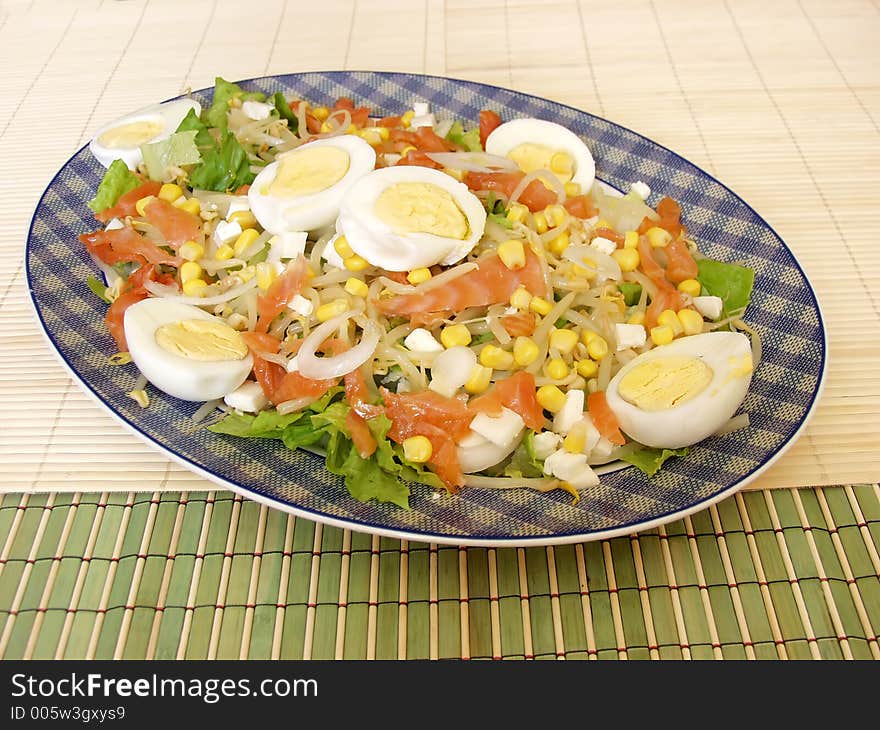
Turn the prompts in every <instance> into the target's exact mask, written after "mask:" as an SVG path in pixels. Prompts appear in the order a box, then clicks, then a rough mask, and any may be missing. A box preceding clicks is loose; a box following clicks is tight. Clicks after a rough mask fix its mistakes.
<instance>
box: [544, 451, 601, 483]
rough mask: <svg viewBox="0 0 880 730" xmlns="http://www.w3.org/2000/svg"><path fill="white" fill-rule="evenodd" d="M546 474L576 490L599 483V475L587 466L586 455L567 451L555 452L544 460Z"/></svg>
mask: <svg viewBox="0 0 880 730" xmlns="http://www.w3.org/2000/svg"><path fill="white" fill-rule="evenodd" d="M544 473H545V474H551V475H553V476H554V477H556V478H557V479H561V480H562V481H564V482H568V483H569V484H571V486H573V487H574V488H575V489H584V488H586V487H593V486H595V485H597V484H598V483H599V477H598V475H597V474H596V472H594V471H593V470H592V469H591V468H590V465H589V464H587V456H586V454H570V453H569V452H568V451H566V450H565V449H559V450H557V451H554V452H553V453H552V454H550V456H548V457H547V458H546V459H545V460H544Z"/></svg>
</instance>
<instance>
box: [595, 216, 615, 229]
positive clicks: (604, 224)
mask: <svg viewBox="0 0 880 730" xmlns="http://www.w3.org/2000/svg"><path fill="white" fill-rule="evenodd" d="M596 228H609V229H611V230H612V231H613V230H614V226H612V225H611V224H610V223H609V222H608V221H606V220H605V219H604V218H600V219H599V220H597V221H596V222H595V223H594V224H593V229H594V230H595V229H596Z"/></svg>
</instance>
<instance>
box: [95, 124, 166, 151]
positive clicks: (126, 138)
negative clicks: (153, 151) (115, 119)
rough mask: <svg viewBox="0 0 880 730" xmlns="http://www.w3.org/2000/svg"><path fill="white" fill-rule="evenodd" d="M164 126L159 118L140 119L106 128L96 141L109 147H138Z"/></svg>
mask: <svg viewBox="0 0 880 730" xmlns="http://www.w3.org/2000/svg"><path fill="white" fill-rule="evenodd" d="M164 128H165V122H164V121H162V120H161V119H142V120H140V121H137V122H131V123H129V124H122V125H120V126H118V127H113V129H108V130H107V131H106V132H104V134H102V135H101V136H100V137H98V143H99V144H102V145H103V146H104V147H109V148H110V149H119V148H121V147H126V148H128V147H140V145H142V144H143V143H144V142H147V141H149V140H151V139H153V137H155V136H156V135H157V134H159V133H161V132H162V130H163V129H164Z"/></svg>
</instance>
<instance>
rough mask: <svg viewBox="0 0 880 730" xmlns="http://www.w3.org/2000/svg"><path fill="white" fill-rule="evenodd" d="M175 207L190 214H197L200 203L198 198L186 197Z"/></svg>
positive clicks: (200, 208)
mask: <svg viewBox="0 0 880 730" xmlns="http://www.w3.org/2000/svg"><path fill="white" fill-rule="evenodd" d="M177 207H178V208H180V209H181V210H184V211H186V212H187V213H189V214H191V215H198V214H199V213H201V212H202V204H201V203H200V202H199V199H198V198H188V199H187V200H185V201H183V202H182V203H181V204H180V205H178V206H177Z"/></svg>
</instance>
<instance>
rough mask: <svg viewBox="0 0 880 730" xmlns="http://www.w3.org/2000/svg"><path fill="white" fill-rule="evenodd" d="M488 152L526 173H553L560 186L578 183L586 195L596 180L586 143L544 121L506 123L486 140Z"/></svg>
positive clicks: (594, 169) (517, 120) (559, 127)
mask: <svg viewBox="0 0 880 730" xmlns="http://www.w3.org/2000/svg"><path fill="white" fill-rule="evenodd" d="M486 152H488V153H489V154H490V155H499V156H500V157H508V158H510V159H511V160H513V161H514V162H515V163H516V164H517V166H518V167H519V168H520V170H522V171H523V172H526V173H529V172H535V170H542V169H543V170H550V171H551V172H553V174H554V175H555V176H556V177H557V178H559V181H560V182H562V183H567V182H574V183H577V184H578V185H580V186H581V190H582V191H583V192H585V193H586V192H588V191H589V189H590V188H591V187H592V186H593V180H595V178H596V163H595V162H594V161H593V155H592V153H591V152H590V149H589V148H588V147H587V145H586V144H584V141H583V140H582V139H581V138H580V137H578V136H577V135H576V134H575V133H574V132H572V131H571V130H570V129H566V128H565V127H563V126H561V125H559V124H556V123H555V122H548V121H546V120H544V119H531V118H526V119H513V120H511V121H509V122H505V123H504V124H502V125H500V126H499V127H497V128H496V129H495V130H493V131H492V133H491V134H490V135H489V136H488V138H487V139H486Z"/></svg>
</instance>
